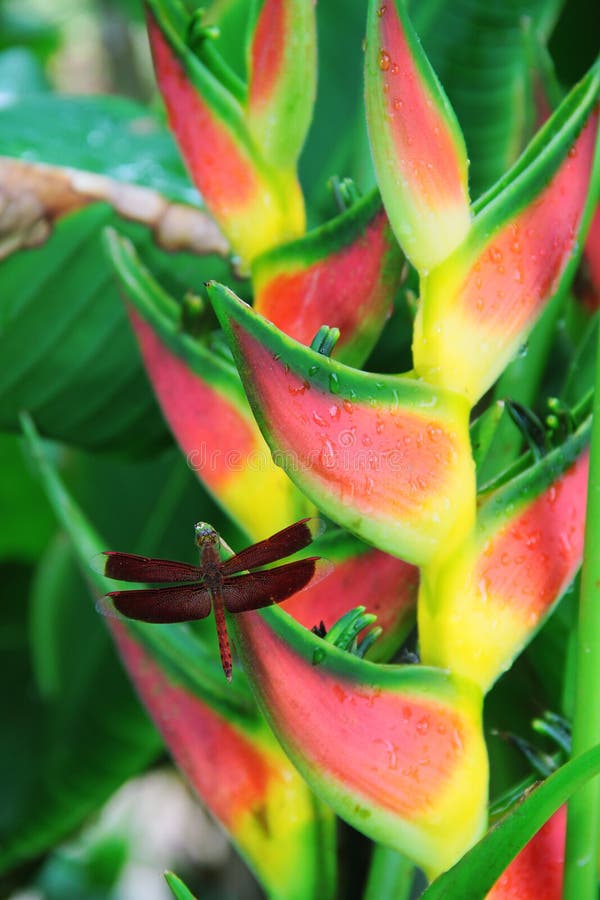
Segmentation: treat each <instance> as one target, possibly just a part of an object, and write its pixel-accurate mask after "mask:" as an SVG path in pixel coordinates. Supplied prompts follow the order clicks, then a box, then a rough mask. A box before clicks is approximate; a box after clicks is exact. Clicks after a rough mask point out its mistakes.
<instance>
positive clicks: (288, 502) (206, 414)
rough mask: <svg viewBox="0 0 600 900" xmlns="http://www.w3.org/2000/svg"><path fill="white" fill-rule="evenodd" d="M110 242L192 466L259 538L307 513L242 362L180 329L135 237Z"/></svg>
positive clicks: (148, 359)
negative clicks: (270, 438) (270, 439)
mask: <svg viewBox="0 0 600 900" xmlns="http://www.w3.org/2000/svg"><path fill="white" fill-rule="evenodd" d="M107 244H108V247H109V251H110V253H111V257H112V260H113V262H114V264H115V268H116V272H117V275H118V277H119V279H120V282H121V285H122V287H123V290H124V292H125V294H126V296H127V298H128V300H129V301H130V303H131V305H132V306H131V308H130V309H129V317H130V320H131V323H132V326H133V329H134V331H135V334H136V337H137V340H138V344H139V347H140V351H141V354H142V358H143V360H144V364H145V367H146V371H147V373H148V376H149V378H150V381H151V382H152V386H153V388H154V392H155V394H156V397H157V399H158V402H159V404H160V407H161V409H162V411H163V415H164V417H165V419H166V421H167V423H168V424H169V427H170V428H171V430H172V432H173V434H174V436H175V438H176V440H177V442H178V443H179V446H180V447H181V449H182V451H183V452H184V453H185V455H186V458H187V461H188V465H189V466H190V467H191V468H192V469H193V470H194V471H195V472H196V474H197V475H198V477H199V478H200V480H201V481H202V482H203V484H204V485H205V486H206V487H207V488H208V490H209V491H210V492H211V494H212V495H213V496H214V497H215V499H216V500H217V501H218V502H219V503H220V504H222V505H223V507H224V508H225V509H226V511H227V512H228V513H230V514H231V515H232V516H233V517H234V518H235V519H236V520H237V521H238V523H239V524H240V525H241V526H242V527H243V528H244V529H245V530H246V531H247V533H248V534H249V535H250V536H251V537H252V538H255V539H256V538H264V537H267V536H268V535H270V534H272V533H273V531H276V530H278V529H280V528H283V527H284V526H285V525H288V524H289V523H290V522H293V521H295V520H296V519H298V518H301V517H302V516H303V515H306V513H307V512H310V506H309V504H308V503H307V502H306V500H305V499H304V498H303V497H302V496H301V495H300V494H299V493H298V491H297V490H296V489H295V488H294V485H293V484H292V482H291V481H290V480H289V479H288V478H287V476H286V475H285V474H284V473H283V472H282V471H281V469H279V468H277V466H275V465H274V463H273V461H272V459H271V454H270V451H269V448H268V447H267V445H266V443H265V441H264V438H263V437H262V435H261V433H260V431H259V429H258V426H257V425H256V422H255V420H254V418H253V416H252V414H251V412H250V409H249V408H248V403H247V401H246V398H245V396H244V392H243V389H242V387H241V384H240V381H239V377H238V375H237V372H236V370H235V367H234V366H233V365H232V364H231V363H230V362H228V361H227V360H226V359H224V358H222V357H219V356H217V354H216V353H214V352H212V351H211V350H209V349H208V348H207V347H206V346H204V345H203V344H202V343H201V342H200V341H199V340H197V339H193V338H192V337H190V335H187V334H186V333H185V332H184V331H182V330H181V322H180V308H179V306H178V304H177V303H176V302H175V301H174V300H173V299H172V298H171V297H169V296H168V295H167V294H166V293H165V292H164V291H163V290H162V289H161V287H160V286H159V285H158V283H157V282H156V281H155V280H154V279H153V277H152V276H151V275H150V273H149V272H148V270H147V269H145V268H144V266H142V264H141V263H140V261H139V260H138V259H137V257H136V254H135V250H134V249H133V247H132V245H131V244H130V243H129V241H127V240H125V239H123V238H120V237H118V236H117V235H116V233H114V232H113V233H110V234H109V236H108V239H107ZM265 498H267V500H268V502H266V500H265Z"/></svg>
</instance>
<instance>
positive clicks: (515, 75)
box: [412, 0, 560, 197]
mask: <svg viewBox="0 0 600 900" xmlns="http://www.w3.org/2000/svg"><path fill="white" fill-rule="evenodd" d="M412 7H414V20H415V27H416V28H417V30H418V31H419V34H420V36H421V37H422V40H423V43H424V46H425V49H426V51H427V53H428V55H429V57H430V59H431V62H432V63H433V65H434V66H435V68H436V71H437V73H438V75H439V77H440V80H441V82H442V84H443V85H444V88H445V90H446V92H447V93H448V96H449V97H450V100H451V102H452V105H453V107H454V109H455V111H456V114H457V116H458V120H459V122H460V124H461V127H462V129H463V131H464V134H465V138H466V142H467V147H468V150H469V157H470V161H471V165H470V170H469V184H470V189H471V195H472V196H473V197H477V196H478V195H479V194H480V193H482V192H483V191H484V190H486V189H487V188H488V187H489V186H490V185H492V184H493V183H494V182H495V181H497V180H498V178H500V177H501V176H502V175H503V174H504V172H505V171H506V170H507V169H508V168H509V166H511V165H512V163H513V162H514V161H515V160H516V158H517V157H518V155H519V153H520V152H521V149H522V147H523V144H524V142H525V139H526V134H527V126H528V116H527V103H528V97H527V83H528V75H527V62H528V61H527V54H526V51H525V43H524V40H523V34H522V20H523V18H524V17H528V18H530V19H531V27H532V29H533V30H534V31H535V32H536V34H537V35H539V38H540V40H544V39H545V38H546V37H547V36H548V34H549V33H550V30H551V28H552V26H553V24H554V21H555V18H556V16H557V14H558V9H559V7H560V0H510V2H504V0H493V2H491V3H490V2H488V0H455V2H453V3H439V2H434V3H413V4H412Z"/></svg>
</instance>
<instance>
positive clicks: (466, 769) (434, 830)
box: [423, 700, 489, 880]
mask: <svg viewBox="0 0 600 900" xmlns="http://www.w3.org/2000/svg"><path fill="white" fill-rule="evenodd" d="M481 703H482V700H481V701H480V703H479V704H478V708H477V709H473V708H471V709H469V710H468V711H467V710H466V709H465V708H463V707H461V706H460V705H459V704H457V707H458V708H459V709H460V711H461V712H462V713H463V716H464V719H463V721H464V723H465V728H466V732H467V742H468V752H467V753H466V754H465V760H464V764H463V765H462V767H461V769H460V774H459V775H458V776H457V777H456V778H454V779H453V780H452V782H451V783H450V784H449V786H448V787H447V788H446V790H444V791H443V792H442V793H441V795H440V796H439V798H438V803H437V804H436V811H435V817H433V816H431V815H430V816H429V820H428V822H427V823H425V824H424V826H423V830H424V831H426V833H427V836H428V839H429V843H430V845H431V847H432V852H431V856H430V858H431V859H432V862H431V863H430V864H429V865H428V866H426V867H425V871H426V874H427V877H428V878H429V879H430V880H433V879H434V878H437V876H438V875H440V874H441V873H442V872H444V871H445V870H446V869H449V868H450V866H452V865H454V863H455V862H456V861H457V860H458V859H460V857H461V856H464V854H465V853H466V852H467V850H469V849H470V848H471V847H472V846H473V844H475V843H476V842H477V841H478V840H479V839H480V838H481V837H482V835H483V834H484V832H485V829H486V826H487V803H488V778H489V761H488V755H487V750H486V746H485V741H484V740H483V736H482V722H481V714H480V709H481ZM469 705H470V706H471V703H470V704H469Z"/></svg>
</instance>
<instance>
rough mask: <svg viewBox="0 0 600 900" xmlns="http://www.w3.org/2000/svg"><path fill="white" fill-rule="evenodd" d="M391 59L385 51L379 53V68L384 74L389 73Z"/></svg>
mask: <svg viewBox="0 0 600 900" xmlns="http://www.w3.org/2000/svg"><path fill="white" fill-rule="evenodd" d="M391 62H392V60H391V57H390V54H389V53H386V51H385V50H380V51H379V68H380V69H381V71H382V72H387V70H388V69H389V67H390V65H391Z"/></svg>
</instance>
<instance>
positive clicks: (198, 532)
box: [194, 522, 219, 547]
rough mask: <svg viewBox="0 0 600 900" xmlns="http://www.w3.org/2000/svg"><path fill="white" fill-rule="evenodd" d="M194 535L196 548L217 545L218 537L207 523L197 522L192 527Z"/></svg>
mask: <svg viewBox="0 0 600 900" xmlns="http://www.w3.org/2000/svg"><path fill="white" fill-rule="evenodd" d="M194 535H195V538H196V544H197V545H198V547H206V545H207V544H213V545H215V546H216V545H217V543H218V540H219V535H218V534H217V532H216V531H215V529H214V528H213V527H212V525H209V524H208V522H197V523H196V524H195V525H194Z"/></svg>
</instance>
